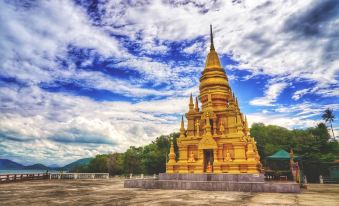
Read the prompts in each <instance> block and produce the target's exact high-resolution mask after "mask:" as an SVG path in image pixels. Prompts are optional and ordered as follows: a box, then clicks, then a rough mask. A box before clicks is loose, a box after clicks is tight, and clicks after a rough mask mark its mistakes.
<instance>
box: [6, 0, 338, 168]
mask: <svg viewBox="0 0 339 206" xmlns="http://www.w3.org/2000/svg"><path fill="white" fill-rule="evenodd" d="M93 2H95V3H93ZM93 2H91V1H83V0H78V1H66V0H65V1H43V0H41V1H38V0H36V1H24V0H22V1H21V0H20V1H19V0H15V1H10V0H0V20H1V21H0V31H1V32H0V54H1V55H0V71H1V73H0V112H1V116H0V158H9V159H12V160H16V161H19V162H22V163H27V164H28V163H34V162H42V163H45V164H53V163H57V164H60V165H62V164H65V163H68V162H71V161H73V160H76V159H79V158H83V157H89V156H94V155H96V154H99V153H108V152H115V151H117V152H122V151H124V150H125V149H126V148H128V147H129V146H131V145H135V146H139V145H144V144H147V143H149V142H151V141H152V140H153V139H154V138H155V137H157V136H159V135H161V134H169V133H171V132H173V131H177V130H178V128H179V122H180V120H179V118H180V115H182V114H183V113H184V112H186V111H187V109H188V100H189V94H190V93H193V95H195V96H196V95H197V94H198V85H199V77H200V73H201V71H202V70H203V67H204V61H205V57H206V55H207V52H208V47H209V24H213V28H214V41H215V47H216V50H217V52H218V54H219V56H220V58H221V61H222V64H223V66H224V68H225V70H226V73H227V75H228V77H229V81H230V84H231V86H232V88H233V90H234V92H235V94H236V96H237V97H238V100H239V103H240V107H241V110H242V111H243V112H244V113H245V114H246V115H247V117H248V120H249V122H250V123H253V122H263V123H265V124H276V125H280V126H283V127H287V128H290V129H292V128H307V127H312V126H315V125H316V124H317V123H318V122H319V121H320V120H321V112H322V111H323V110H325V109H326V108H328V107H329V108H332V109H334V111H335V114H336V116H337V119H338V117H339V113H338V112H337V111H338V110H339V103H338V96H339V86H338V81H339V78H338V71H339V58H338V57H339V21H338V19H339V18H338V17H339V3H338V1H336V0H332V1H331V0H324V1H316V0H315V1H311V0H308V1H307V0H300V1H292V0H291V1H284V2H283V1H261V0H258V1H241V0H233V1H217V0H215V1H211V2H210V1H203V0H201V1H187V0H186V1H184V0H182V1H180V0H177V1H176V0H168V1H157V0H155V1H121V2H119V1H93ZM337 119H336V121H335V122H334V127H335V129H336V131H335V132H336V135H339V134H338V130H339V124H338V123H337V122H338V121H337Z"/></svg>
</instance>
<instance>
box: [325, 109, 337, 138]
mask: <svg viewBox="0 0 339 206" xmlns="http://www.w3.org/2000/svg"><path fill="white" fill-rule="evenodd" d="M322 118H323V120H324V121H325V122H326V123H327V122H329V123H330V125H331V130H332V135H333V139H335V136H334V131H333V126H332V122H333V120H334V119H335V116H334V114H333V110H332V109H330V108H327V109H326V110H325V111H324V113H323V115H322Z"/></svg>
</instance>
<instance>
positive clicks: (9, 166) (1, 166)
mask: <svg viewBox="0 0 339 206" xmlns="http://www.w3.org/2000/svg"><path fill="white" fill-rule="evenodd" d="M22 169H25V166H23V165H22V164H19V163H16V162H13V161H12V160H8V159H0V170H22Z"/></svg>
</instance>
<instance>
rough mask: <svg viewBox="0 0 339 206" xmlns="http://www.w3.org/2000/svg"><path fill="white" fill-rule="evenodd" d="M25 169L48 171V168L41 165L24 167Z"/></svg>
mask: <svg viewBox="0 0 339 206" xmlns="http://www.w3.org/2000/svg"><path fill="white" fill-rule="evenodd" d="M25 169H26V170H48V169H50V168H49V167H47V166H45V165H43V164H34V165H30V166H26V167H25Z"/></svg>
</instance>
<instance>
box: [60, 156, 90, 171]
mask: <svg viewBox="0 0 339 206" xmlns="http://www.w3.org/2000/svg"><path fill="white" fill-rule="evenodd" d="M92 159H93V158H92V157H89V158H84V159H79V160H77V161H75V162H72V163H70V164H68V165H65V166H64V167H62V170H71V169H73V168H76V167H80V166H84V165H87V164H89V162H90V161H91V160H92Z"/></svg>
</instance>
